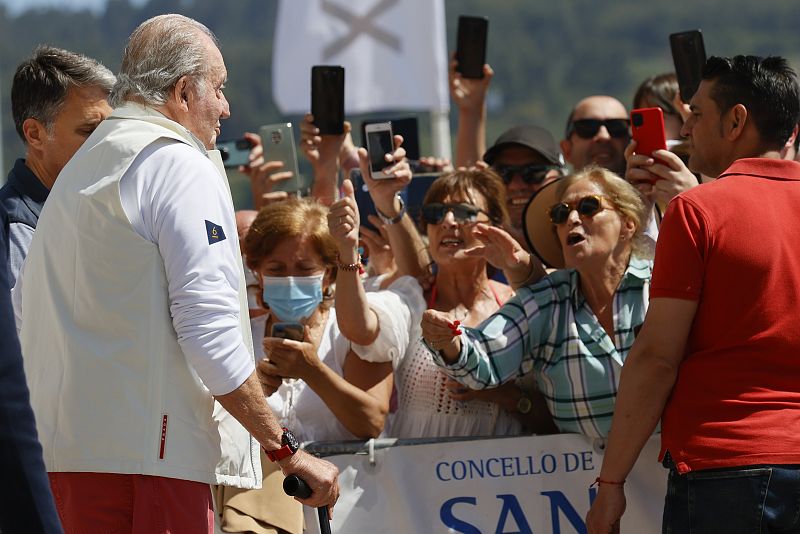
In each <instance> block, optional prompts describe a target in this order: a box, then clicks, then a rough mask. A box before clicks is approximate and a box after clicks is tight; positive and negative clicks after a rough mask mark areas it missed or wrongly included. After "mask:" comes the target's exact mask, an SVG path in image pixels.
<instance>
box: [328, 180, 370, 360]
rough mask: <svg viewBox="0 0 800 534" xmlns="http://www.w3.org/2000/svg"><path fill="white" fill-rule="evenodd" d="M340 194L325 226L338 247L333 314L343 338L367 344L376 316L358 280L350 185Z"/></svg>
mask: <svg viewBox="0 0 800 534" xmlns="http://www.w3.org/2000/svg"><path fill="white" fill-rule="evenodd" d="M342 191H343V193H344V197H343V198H341V199H339V200H337V201H336V202H334V203H333V205H332V206H331V209H330V211H329V212H328V228H329V229H330V232H331V235H332V236H333V238H334V239H335V240H336V244H337V246H338V247H339V268H338V269H337V271H336V296H335V299H336V301H335V302H336V312H337V314H336V317H337V320H338V322H339V330H340V331H341V332H342V334H343V335H344V337H346V338H347V339H348V340H350V341H351V342H353V343H357V344H359V345H369V344H370V343H372V342H373V341H374V340H375V338H376V337H378V329H379V326H378V318H377V316H376V315H375V312H374V311H372V310H371V309H370V308H369V305H368V304H367V294H366V291H364V284H362V283H361V258H360V257H359V255H358V252H357V250H356V247H357V246H358V228H359V223H360V221H359V215H358V206H357V205H356V199H355V196H354V194H353V184H352V182H350V180H345V181H344V183H343V184H342Z"/></svg>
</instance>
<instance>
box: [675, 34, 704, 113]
mask: <svg viewBox="0 0 800 534" xmlns="http://www.w3.org/2000/svg"><path fill="white" fill-rule="evenodd" d="M669 45H670V49H671V50H672V60H673V62H674V63H675V74H676V75H677V76H678V87H679V88H680V93H681V100H683V101H684V102H685V103H687V104H688V103H689V101H690V100H691V99H692V96H694V94H695V93H696V92H697V88H698V87H699V86H700V81H701V80H702V77H703V67H705V64H706V48H705V45H704V44H703V34H702V33H701V32H700V30H691V31H687V32H678V33H671V34H670V36H669Z"/></svg>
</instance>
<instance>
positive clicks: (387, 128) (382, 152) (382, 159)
mask: <svg viewBox="0 0 800 534" xmlns="http://www.w3.org/2000/svg"><path fill="white" fill-rule="evenodd" d="M364 130H365V132H366V135H367V153H368V154H369V170H370V174H371V175H372V178H373V179H374V180H385V179H388V178H394V175H393V174H389V173H385V172H383V171H384V169H385V168H386V167H388V166H390V165H391V163H390V162H388V161H386V154H391V153H392V152H394V134H393V133H392V123H391V122H378V123H374V124H367V125H366V126H365V127H364Z"/></svg>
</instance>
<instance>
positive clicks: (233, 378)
mask: <svg viewBox="0 0 800 534" xmlns="http://www.w3.org/2000/svg"><path fill="white" fill-rule="evenodd" d="M197 156H198V154H197V150H195V149H194V148H192V147H191V146H189V145H187V144H184V143H178V142H175V141H174V140H171V139H161V140H159V141H156V142H154V143H152V144H151V145H150V146H148V147H147V148H145V149H144V150H143V151H142V152H141V153H140V154H139V156H138V157H137V158H136V159H135V160H134V162H133V164H132V165H131V166H130V168H129V169H128V170H127V171H126V172H125V174H124V175H123V176H122V178H121V180H120V197H121V201H122V206H123V209H124V210H125V214H126V215H127V216H128V219H129V220H130V222H131V225H132V226H133V228H134V230H135V231H136V233H137V234H139V235H140V236H141V237H143V238H144V239H147V240H148V241H150V242H152V243H155V244H156V245H158V249H159V252H160V253H161V256H162V258H163V259H164V269H165V272H166V277H167V280H168V282H169V287H168V291H169V301H170V312H171V315H172V323H173V327H174V328H175V331H176V332H177V334H178V342H179V343H180V346H181V349H182V350H183V353H184V355H185V356H186V358H187V360H188V361H189V363H190V364H191V366H192V367H193V368H194V370H195V372H197V374H198V376H199V377H200V379H201V380H202V381H203V383H204V384H205V386H206V387H207V388H208V389H209V391H210V392H211V393H212V394H213V395H224V394H226V393H230V392H231V391H233V390H235V389H236V388H238V387H239V386H240V385H241V384H242V383H244V381H245V380H246V379H247V377H249V376H250V375H251V374H252V373H253V371H254V370H255V366H254V363H253V359H252V357H251V356H250V353H249V351H248V350H247V348H246V347H245V344H244V340H243V338H242V334H241V330H240V324H239V317H238V315H239V297H238V284H239V283H240V280H239V266H238V263H237V261H236V254H239V249H238V241H237V239H238V238H237V234H236V224H235V219H234V214H233V213H232V212H231V209H230V203H229V201H228V197H227V195H228V193H227V191H226V190H225V185H224V184H222V183H221V181H220V179H219V177H218V172H217V170H216V168H215V167H214V165H213V163H211V161H210V160H208V159H206V158H199V157H197ZM206 221H207V222H209V223H211V224H212V225H213V226H214V227H216V228H217V235H218V237H217V240H218V242H213V243H211V242H210V241H209V240H210V239H211V237H210V236H209V234H210V231H211V230H209V226H208V225H207V224H206ZM220 229H221V231H222V232H223V233H224V239H220V238H219V232H220ZM20 272H21V275H20V276H19V277H18V279H17V285H16V286H15V288H14V290H13V291H12V296H13V302H14V309H15V315H16V318H17V325H20V324H21V321H20V318H21V316H22V297H21V294H22V279H23V276H22V274H24V266H23V269H22V270H21V271H20Z"/></svg>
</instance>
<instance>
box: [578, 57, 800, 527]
mask: <svg viewBox="0 0 800 534" xmlns="http://www.w3.org/2000/svg"><path fill="white" fill-rule="evenodd" d="M691 109H692V115H691V116H690V118H689V119H688V120H687V121H686V124H685V125H684V127H683V131H682V133H683V134H684V135H686V136H687V137H688V138H689V141H690V145H691V149H690V150H691V152H690V154H691V155H690V159H689V168H690V169H691V170H692V171H695V172H700V173H703V174H706V175H710V176H718V177H719V178H720V179H719V180H717V181H716V182H712V183H709V184H704V185H701V186H699V187H696V188H693V189H691V190H689V191H687V192H684V193H682V194H680V195H678V196H677V197H676V198H675V199H673V201H672V202H671V203H670V205H669V208H668V209H667V213H666V214H665V216H664V220H663V222H662V225H661V232H660V235H659V238H658V244H657V247H656V260H655V267H654V270H653V281H652V285H651V289H650V298H651V301H650V308H649V311H648V314H647V319H646V320H645V323H644V325H643V328H642V330H641V332H640V334H639V336H638V338H637V339H636V343H635V344H634V346H633V348H632V350H631V353H630V355H629V356H628V360H627V361H626V362H625V367H624V369H623V372H622V377H621V383H620V387H619V394H618V396H617V404H616V411H615V414H614V419H613V421H612V424H611V433H610V438H609V442H608V449H607V451H606V455H605V458H604V461H603V467H602V469H601V471H600V477H599V478H598V485H599V491H598V494H597V498H596V500H595V501H594V504H593V506H592V509H591V510H590V511H589V514H588V516H587V527H588V530H589V532H590V533H605V532H611V531H613V530H614V529H615V528H618V525H619V519H620V517H621V516H622V513H623V512H624V510H625V493H624V485H623V484H624V481H625V477H626V476H627V475H628V473H629V472H630V469H631V467H632V466H633V464H634V462H635V461H636V458H637V456H638V455H639V452H640V451H641V448H642V446H643V445H644V443H645V442H646V441H647V438H648V437H649V436H650V435H651V433H652V432H653V429H654V428H655V426H656V423H658V421H659V418H660V419H661V425H662V426H661V431H662V434H661V443H662V448H661V460H662V461H663V463H664V465H665V466H666V467H668V468H669V469H670V475H669V483H668V490H667V497H666V500H665V507H664V524H663V528H664V531H665V532H693V533H706V532H708V533H719V532H725V533H726V534H730V533H738V532H741V533H752V532H774V531H780V532H800V519H798V518H800V509H798V507H800V499H798V495H800V431H798V430H799V429H800V380H799V379H798V377H799V376H800V357H799V356H800V327H798V326H797V320H798V318H800V298H798V292H799V291H800V251H798V246H800V163H798V162H795V161H784V160H781V159H780V154H781V149H782V148H783V147H784V145H785V143H786V141H787V139H789V137H790V136H791V135H792V131H793V129H794V126H795V124H797V121H798V118H800V91H798V85H797V80H796V77H795V73H794V72H793V71H792V70H791V68H789V66H788V65H787V63H786V61H785V60H783V59H781V58H776V57H770V58H765V59H762V58H757V57H753V56H736V57H734V58H732V59H728V58H716V57H712V58H710V59H709V60H708V62H707V63H706V66H705V69H704V72H703V81H702V83H701V84H700V87H699V89H698V90H697V93H696V94H695V95H694V97H693V98H692V101H691Z"/></svg>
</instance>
